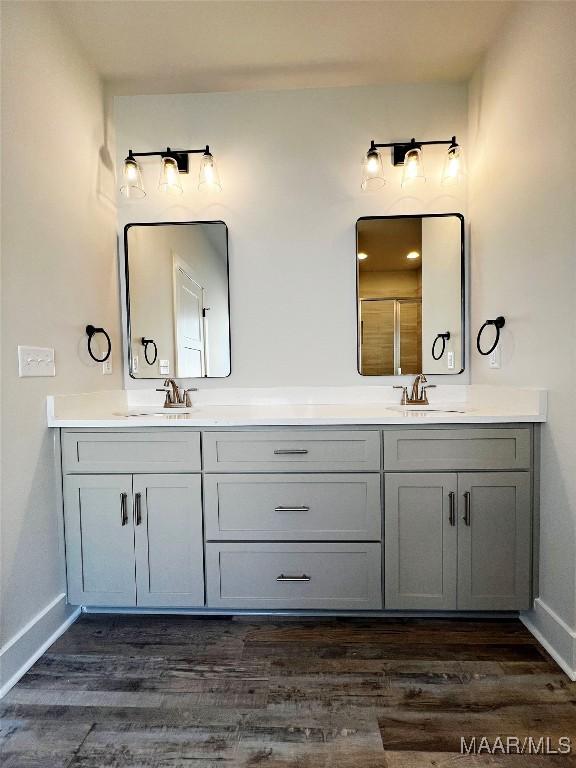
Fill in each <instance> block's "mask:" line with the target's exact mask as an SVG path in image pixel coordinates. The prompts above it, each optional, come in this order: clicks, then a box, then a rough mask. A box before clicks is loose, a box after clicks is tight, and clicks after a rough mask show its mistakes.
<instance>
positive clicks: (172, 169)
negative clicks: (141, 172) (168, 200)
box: [158, 157, 183, 195]
mask: <svg viewBox="0 0 576 768" xmlns="http://www.w3.org/2000/svg"><path fill="white" fill-rule="evenodd" d="M158 188H159V189H160V191H161V192H166V193H168V194H169V195H181V194H182V192H183V190H182V184H181V183H180V171H179V170H178V163H177V162H176V160H175V159H174V158H173V157H163V158H162V166H161V168H160V181H159V182H158Z"/></svg>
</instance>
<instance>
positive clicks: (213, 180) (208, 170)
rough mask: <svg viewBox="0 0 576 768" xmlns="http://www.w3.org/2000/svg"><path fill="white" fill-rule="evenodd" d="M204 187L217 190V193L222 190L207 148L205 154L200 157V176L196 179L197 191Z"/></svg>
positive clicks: (214, 164) (216, 170) (212, 158)
mask: <svg viewBox="0 0 576 768" xmlns="http://www.w3.org/2000/svg"><path fill="white" fill-rule="evenodd" d="M205 187H208V188H210V189H214V190H217V191H218V192H220V191H221V189H222V185H221V184H220V176H219V175H218V169H217V168H216V163H215V161H214V157H213V156H212V154H211V153H210V152H209V151H208V148H206V152H204V154H203V155H202V160H201V161H200V176H199V178H198V189H204V188H205Z"/></svg>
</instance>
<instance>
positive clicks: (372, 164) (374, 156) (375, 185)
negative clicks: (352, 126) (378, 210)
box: [361, 149, 386, 192]
mask: <svg viewBox="0 0 576 768" xmlns="http://www.w3.org/2000/svg"><path fill="white" fill-rule="evenodd" d="M385 184H386V179H385V178H384V170H383V168H382V157H381V156H380V152H378V150H377V149H370V150H368V152H367V153H366V155H365V156H364V157H363V158H362V184H361V187H362V191H363V192H374V191H375V190H377V189H382V187H383V186H384V185H385Z"/></svg>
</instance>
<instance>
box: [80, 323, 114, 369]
mask: <svg viewBox="0 0 576 768" xmlns="http://www.w3.org/2000/svg"><path fill="white" fill-rule="evenodd" d="M86 333H87V334H88V354H89V355H90V357H91V358H92V360H94V361H95V362H96V363H105V362H106V360H108V358H109V357H110V352H112V342H111V341H110V336H108V334H107V333H106V331H105V330H104V328H95V327H94V326H93V325H87V326H86ZM97 333H102V334H103V335H104V336H105V337H106V341H107V342H108V349H107V350H106V354H105V355H104V357H96V355H95V354H94V352H92V337H93V336H94V335H95V334H97Z"/></svg>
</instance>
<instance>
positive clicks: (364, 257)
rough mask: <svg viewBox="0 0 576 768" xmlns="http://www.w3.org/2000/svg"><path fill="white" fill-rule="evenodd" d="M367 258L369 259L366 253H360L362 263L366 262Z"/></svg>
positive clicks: (359, 257)
mask: <svg viewBox="0 0 576 768" xmlns="http://www.w3.org/2000/svg"><path fill="white" fill-rule="evenodd" d="M367 258H368V254H367V253H364V252H363V251H360V253H359V254H358V259H359V260H360V261H364V259H367Z"/></svg>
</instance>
